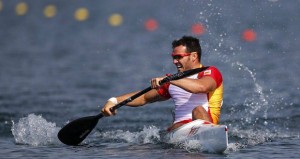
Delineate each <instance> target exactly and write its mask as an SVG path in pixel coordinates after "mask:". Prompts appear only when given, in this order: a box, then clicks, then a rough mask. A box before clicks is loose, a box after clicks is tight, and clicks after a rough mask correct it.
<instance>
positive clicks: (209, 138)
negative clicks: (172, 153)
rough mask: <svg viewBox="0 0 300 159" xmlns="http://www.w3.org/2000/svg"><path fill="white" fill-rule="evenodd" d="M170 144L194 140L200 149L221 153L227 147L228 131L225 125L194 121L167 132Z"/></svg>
mask: <svg viewBox="0 0 300 159" xmlns="http://www.w3.org/2000/svg"><path fill="white" fill-rule="evenodd" d="M168 136H169V139H170V140H169V141H170V142H171V143H181V142H185V141H187V140H196V141H197V142H199V144H200V145H201V147H202V149H204V150H206V151H209V152H216V153H222V152H224V151H225V150H226V148H227V146H228V129H227V126H226V125H215V124H212V123H210V122H207V121H205V120H200V119H198V120H194V121H192V122H189V123H187V124H184V125H182V126H181V127H179V128H177V129H175V130H173V131H171V132H169V134H168Z"/></svg>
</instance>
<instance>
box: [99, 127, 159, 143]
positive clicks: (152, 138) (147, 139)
mask: <svg viewBox="0 0 300 159" xmlns="http://www.w3.org/2000/svg"><path fill="white" fill-rule="evenodd" d="M159 131H160V129H158V128H157V127H155V126H149V127H146V126H144V128H143V130H142V131H140V132H130V131H123V130H114V131H107V132H101V133H100V132H95V133H94V135H95V136H96V137H100V138H106V139H113V140H118V141H120V140H122V141H125V142H128V143H138V144H147V143H157V142H158V141H160V135H159Z"/></svg>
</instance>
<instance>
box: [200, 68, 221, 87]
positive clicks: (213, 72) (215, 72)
mask: <svg viewBox="0 0 300 159" xmlns="http://www.w3.org/2000/svg"><path fill="white" fill-rule="evenodd" d="M204 76H210V77H212V78H213V79H214V80H215V81H216V83H217V85H220V84H221V83H222V82H223V77H222V73H221V72H220V71H219V69H218V68H217V67H215V66H209V67H208V68H207V69H206V70H205V71H203V72H200V73H199V74H198V78H202V77H204Z"/></svg>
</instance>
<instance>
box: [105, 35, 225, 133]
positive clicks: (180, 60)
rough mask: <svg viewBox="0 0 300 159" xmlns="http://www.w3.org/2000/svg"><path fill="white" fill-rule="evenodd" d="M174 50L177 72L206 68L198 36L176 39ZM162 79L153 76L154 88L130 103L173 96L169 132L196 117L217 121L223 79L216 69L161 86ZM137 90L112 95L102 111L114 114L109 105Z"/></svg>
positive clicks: (210, 68) (107, 114)
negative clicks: (173, 107) (173, 105)
mask: <svg viewBox="0 0 300 159" xmlns="http://www.w3.org/2000/svg"><path fill="white" fill-rule="evenodd" d="M172 49H173V53H172V54H171V56H172V57H173V63H174V65H175V66H176V68H177V70H178V72H183V71H186V70H190V69H195V68H200V67H203V65H202V64H201V46H200V44H199V40H198V39H197V38H194V37H190V36H183V37H182V38H181V39H179V40H174V41H173V43H172ZM163 78H164V77H157V78H153V79H151V81H150V82H151V87H152V88H153V89H152V90H151V91H149V92H147V93H145V94H143V95H142V96H140V97H138V98H136V99H135V100H133V101H131V102H129V103H128V104H127V106H131V107H137V106H142V105H145V104H148V103H152V102H156V101H164V100H167V99H170V98H172V99H173V101H174V102H175V111H174V113H175V114H174V122H173V124H172V125H171V126H170V127H169V129H168V130H169V131H171V130H174V129H176V128H178V127H180V126H182V125H183V124H185V123H188V122H190V121H192V120H196V119H202V120H206V121H209V122H212V123H214V124H217V123H218V121H219V117H220V110H221V106H222V102H223V79H222V75H221V73H220V72H219V70H218V69H217V68H215V67H213V66H210V67H209V68H208V69H206V70H205V71H203V72H200V73H198V74H195V75H192V76H190V77H187V78H183V79H179V80H174V81H171V82H169V83H166V84H163V85H160V84H159V81H160V80H162V79H163ZM136 93H138V92H132V93H128V94H124V95H121V96H118V97H112V98H110V99H109V100H108V102H107V103H106V104H105V105H104V107H103V109H102V113H103V114H104V115H105V116H112V115H115V114H116V111H114V112H111V111H110V108H112V107H113V106H114V105H116V104H117V103H118V102H122V101H123V100H125V99H127V98H129V97H131V96H133V95H134V94H136Z"/></svg>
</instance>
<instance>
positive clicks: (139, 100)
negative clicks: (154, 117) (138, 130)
mask: <svg viewBox="0 0 300 159" xmlns="http://www.w3.org/2000/svg"><path fill="white" fill-rule="evenodd" d="M136 93H138V91H137V92H132V93H128V94H124V95H121V96H118V97H116V98H117V101H118V103H121V102H122V101H124V100H126V99H128V98H130V97H132V96H133V95H135V94H136ZM145 104H146V101H145V100H144V95H141V96H139V97H138V98H136V99H134V100H133V101H131V102H129V103H127V104H126V106H131V107H138V106H142V105H145Z"/></svg>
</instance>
